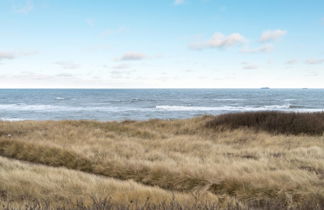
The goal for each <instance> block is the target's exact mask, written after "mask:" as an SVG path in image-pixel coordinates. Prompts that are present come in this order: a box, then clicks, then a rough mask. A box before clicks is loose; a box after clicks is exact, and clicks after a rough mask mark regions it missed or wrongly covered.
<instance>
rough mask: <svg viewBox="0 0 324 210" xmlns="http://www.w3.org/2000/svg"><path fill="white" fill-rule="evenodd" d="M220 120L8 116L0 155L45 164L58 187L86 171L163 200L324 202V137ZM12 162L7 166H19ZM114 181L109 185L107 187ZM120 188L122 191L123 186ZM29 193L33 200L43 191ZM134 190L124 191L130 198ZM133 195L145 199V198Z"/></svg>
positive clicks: (87, 185)
mask: <svg viewBox="0 0 324 210" xmlns="http://www.w3.org/2000/svg"><path fill="white" fill-rule="evenodd" d="M212 120H214V117H208V116H205V117H199V118H193V119H187V120H150V121H143V122H141V121H127V122H95V121H60V122H55V121H47V122H34V121H26V122H0V155H1V156H4V157H8V158H14V159H17V160H24V161H28V162H31V163H39V164H43V165H46V166H37V167H42V170H43V171H44V172H43V173H40V174H51V176H52V177H53V179H54V177H57V178H56V179H57V182H56V184H54V185H60V184H61V185H62V183H61V182H62V177H63V176H64V177H69V179H71V180H73V177H74V176H76V177H77V176H84V177H91V179H96V180H97V179H98V180H100V181H102V182H106V179H109V180H110V181H111V180H113V181H114V182H123V183H129V182H132V183H133V184H134V182H136V183H138V184H137V185H136V186H135V185H134V186H135V187H133V189H135V190H134V191H135V192H140V191H141V189H142V190H143V189H144V188H145V189H154V190H155V191H154V193H152V194H150V197H151V198H152V203H155V204H157V203H159V202H160V201H161V200H168V199H170V195H171V194H173V193H176V194H177V195H179V196H178V197H176V201H177V202H178V201H179V202H178V203H180V204H182V202H183V200H186V199H184V197H186V196H190V195H191V194H192V193H198V194H201V193H203V194H204V195H208V196H202V197H204V198H206V199H207V200H208V202H217V203H218V204H219V203H221V204H222V205H224V203H228V204H229V203H231V205H232V204H233V203H235V202H236V201H237V202H239V203H240V205H242V206H244V205H258V206H261V207H262V206H265V205H271V203H273V204H275V203H279V204H281V205H282V206H284V207H285V208H288V207H289V208H297V207H300V208H302V207H303V206H307V205H308V207H309V205H310V204H311V205H312V208H315V207H318V209H321V208H323V206H324V136H323V135H321V136H307V135H297V136H296V135H273V134H269V133H266V132H255V131H253V130H248V129H244V128H240V129H235V130H226V129H225V130H213V129H210V128H208V127H206V124H208V123H209V122H210V121H212ZM2 161H3V160H2ZM6 161H7V162H8V164H7V165H10V164H17V162H15V163H13V162H10V161H9V160H7V159H6ZM19 164H22V163H19ZM2 165H3V164H1V163H0V167H3V166H2ZM48 166H54V167H65V168H68V169H72V170H73V171H70V170H67V169H62V168H59V169H53V168H50V167H48ZM33 167H36V166H31V165H25V166H24V167H23V168H22V169H21V170H20V172H19V174H20V176H21V177H24V174H29V173H31V172H30V171H31V170H32V169H33ZM13 168H15V166H14V165H13ZM0 170H1V168H0ZM55 170H57V171H55ZM2 171H3V170H2ZM62 171H64V173H66V174H68V175H63V172H62ZM80 171H82V172H86V173H88V174H87V175H86V174H84V173H81V172H80ZM0 172H1V171H0ZM1 173H2V172H1ZM80 174H82V175H80ZM95 175H101V177H98V176H95ZM40 176H41V175H39V176H36V175H35V179H33V178H32V177H33V175H30V176H27V175H26V177H27V178H26V181H27V182H29V183H30V186H34V185H35V186H38V187H43V186H42V183H43V182H37V179H40ZM47 176H48V175H47ZM36 177H37V178H36ZM45 177H46V176H45ZM111 178H112V179H111ZM10 179H11V176H7V178H6V179H4V178H3V177H2V176H0V183H5V182H12V183H15V182H16V181H15V179H14V178H12V181H10ZM44 179H45V178H44ZM4 180H6V181H4ZM84 180H85V179H83V181H84ZM130 180H133V181H130ZM51 181H52V179H51ZM44 182H45V183H46V182H47V181H44ZM79 182H80V186H81V187H79V188H78V189H80V190H82V191H84V192H85V193H87V194H89V195H91V194H93V195H97V194H101V195H106V194H109V193H102V191H100V190H99V189H97V188H96V187H92V183H91V182H88V181H84V182H82V181H80V179H78V178H76V179H75V183H76V184H77V183H79ZM98 182H99V181H98ZM18 183H19V182H18ZM102 185H103V184H102ZM143 185H145V186H143ZM16 186H17V185H16ZM44 186H45V185H44ZM110 187H111V186H110V185H108V184H107V189H108V188H110ZM81 188H82V189H81ZM46 189H47V191H48V192H50V193H48V197H46V199H47V200H50V201H52V202H53V203H55V202H57V200H56V199H55V196H54V195H56V196H58V197H61V198H62V199H66V200H77V199H79V197H78V196H77V195H76V193H73V190H71V189H73V188H71V189H70V188H69V189H68V188H62V189H56V188H46ZM90 189H91V190H90ZM114 189H116V190H115V191H116V193H117V192H118V191H119V193H122V191H123V190H121V189H118V188H114ZM3 191H5V192H6V193H7V194H11V196H13V198H16V197H15V196H22V195H23V194H24V193H25V191H22V192H23V193H22V194H19V193H18V191H17V190H15V187H10V186H8V187H7V188H6V189H4V190H3ZM157 191H159V192H160V193H164V195H165V196H164V197H163V196H160V195H158V192H157ZM26 193H27V192H26ZM27 194H28V195H33V196H31V197H32V198H37V197H38V196H39V194H37V193H35V194H34V193H33V192H30V193H27ZM129 194H131V193H130V192H129V191H126V192H124V196H126V197H127V196H128V195H129ZM167 195H168V196H169V197H168V196H167ZM180 195H181V196H180ZM180 197H181V198H180ZM158 198H159V199H158ZM225 198H226V199H225ZM133 199H134V200H139V202H143V197H142V196H138V198H136V196H134V197H133ZM224 199H225V200H226V201H224ZM189 200H190V199H189ZM114 202H115V203H124V202H125V200H118V199H117V200H115V201H114ZM185 203H188V202H185ZM269 203H270V204H269ZM242 208H243V207H242Z"/></svg>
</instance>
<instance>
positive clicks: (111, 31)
mask: <svg viewBox="0 0 324 210" xmlns="http://www.w3.org/2000/svg"><path fill="white" fill-rule="evenodd" d="M126 30H127V29H126V28H124V27H119V28H117V29H107V30H105V31H103V32H101V34H100V35H101V36H103V37H107V36H110V35H112V34H119V33H123V32H125V31H126Z"/></svg>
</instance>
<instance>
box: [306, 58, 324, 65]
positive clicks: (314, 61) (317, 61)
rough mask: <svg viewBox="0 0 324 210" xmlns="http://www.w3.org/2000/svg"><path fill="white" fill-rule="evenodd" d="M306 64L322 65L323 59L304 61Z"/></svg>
mask: <svg viewBox="0 0 324 210" xmlns="http://www.w3.org/2000/svg"><path fill="white" fill-rule="evenodd" d="M306 63H307V64H321V63H324V59H308V60H306Z"/></svg>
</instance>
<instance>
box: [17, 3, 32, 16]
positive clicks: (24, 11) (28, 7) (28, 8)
mask: <svg viewBox="0 0 324 210" xmlns="http://www.w3.org/2000/svg"><path fill="white" fill-rule="evenodd" d="M33 9H34V3H33V1H32V0H26V1H25V4H24V5H23V6H14V11H15V12H16V13H19V14H28V13H29V12H31V11H32V10H33Z"/></svg>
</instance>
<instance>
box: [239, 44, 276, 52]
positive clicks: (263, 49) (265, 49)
mask: <svg viewBox="0 0 324 210" xmlns="http://www.w3.org/2000/svg"><path fill="white" fill-rule="evenodd" d="M272 50H273V46H272V45H263V46H261V47H258V48H246V49H242V50H241V52H242V53H267V52H271V51H272Z"/></svg>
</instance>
